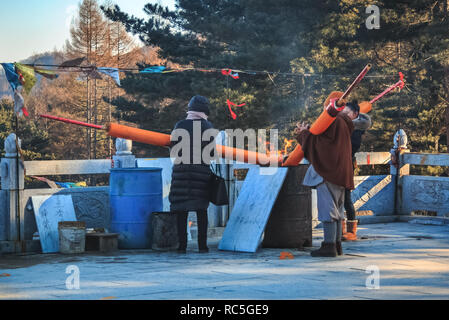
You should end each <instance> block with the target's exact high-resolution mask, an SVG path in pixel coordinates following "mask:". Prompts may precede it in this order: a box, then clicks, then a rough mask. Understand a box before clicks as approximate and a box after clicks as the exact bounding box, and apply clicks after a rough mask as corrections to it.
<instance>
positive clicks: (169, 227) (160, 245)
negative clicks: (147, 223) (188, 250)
mask: <svg viewBox="0 0 449 320" xmlns="http://www.w3.org/2000/svg"><path fill="white" fill-rule="evenodd" d="M152 223H153V245H152V248H153V250H160V251H170V250H176V249H177V248H178V228H177V224H176V213H172V212H153V222H152Z"/></svg>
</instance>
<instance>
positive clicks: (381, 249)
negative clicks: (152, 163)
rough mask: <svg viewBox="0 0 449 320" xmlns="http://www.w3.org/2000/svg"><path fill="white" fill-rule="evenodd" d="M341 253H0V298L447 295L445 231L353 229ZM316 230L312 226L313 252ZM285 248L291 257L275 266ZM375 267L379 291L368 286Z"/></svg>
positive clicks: (403, 226) (448, 229)
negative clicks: (75, 284)
mask: <svg viewBox="0 0 449 320" xmlns="http://www.w3.org/2000/svg"><path fill="white" fill-rule="evenodd" d="M359 235H360V236H363V237H365V238H366V239H362V240H360V241H357V242H346V243H344V252H345V255H344V256H342V257H338V258H312V257H311V256H310V253H309V251H310V250H311V248H308V250H305V251H297V250H293V249H263V248H262V249H259V250H258V252H256V253H239V252H227V251H219V250H218V249H217V245H218V242H219V240H220V238H219V237H215V238H210V239H209V246H210V249H211V251H210V252H209V253H207V254H199V253H197V252H196V251H197V249H196V248H197V247H196V243H195V242H191V243H190V244H189V249H188V252H187V254H186V255H179V254H177V253H174V252H155V251H152V250H126V251H125V250H122V251H119V252H117V253H114V254H108V255H106V254H93V253H86V254H82V255H69V256H67V255H61V254H33V255H3V256H0V299H58V300H59V299H154V300H164V299H172V300H178V299H187V300H195V299H225V300H233V299H242V300H243V299H256V300H263V299H274V300H278V299H282V300H290V299H449V226H430V225H417V224H410V223H388V224H371V225H362V226H360V231H359ZM321 237H322V230H321V229H317V230H314V243H313V245H314V246H315V247H317V246H319V243H320V241H321V239H322V238H321ZM282 251H288V252H290V253H292V254H293V256H294V258H293V259H286V260H281V259H280V258H279V257H280V253H281V252H282ZM70 265H75V266H77V267H78V268H79V270H80V289H78V290H76V289H74V290H68V289H67V288H66V284H65V282H66V279H67V277H69V274H66V268H67V267H68V266H70ZM372 266H375V267H377V268H379V274H380V281H379V285H380V288H379V289H369V288H367V287H366V282H367V279H368V283H369V284H375V282H372V281H369V279H370V278H368V277H370V276H372V275H373V273H372V272H368V273H367V268H368V270H370V269H369V268H372Z"/></svg>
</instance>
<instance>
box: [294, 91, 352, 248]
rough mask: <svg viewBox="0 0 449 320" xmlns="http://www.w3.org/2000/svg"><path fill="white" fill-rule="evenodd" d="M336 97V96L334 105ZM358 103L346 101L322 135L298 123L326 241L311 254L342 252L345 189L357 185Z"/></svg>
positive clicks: (309, 182) (308, 181) (307, 177)
mask: <svg viewBox="0 0 449 320" xmlns="http://www.w3.org/2000/svg"><path fill="white" fill-rule="evenodd" d="M336 100H337V99H334V101H333V102H331V103H333V104H334V106H335V103H336ZM359 111H360V110H359V107H358V105H357V104H355V105H354V104H352V103H347V104H346V106H345V108H344V109H343V110H342V111H341V112H340V113H338V114H337V116H336V118H335V120H334V122H333V123H332V124H331V125H330V126H329V128H327V129H326V131H324V132H323V133H322V134H319V135H313V134H312V133H311V132H310V131H309V126H308V125H307V124H305V123H301V124H299V123H298V124H297V129H296V130H295V134H296V140H297V141H298V142H299V144H300V145H301V146H302V149H303V151H304V157H305V158H306V159H307V160H308V161H309V162H310V166H309V168H308V169H307V172H306V174H305V177H304V180H303V185H305V186H309V187H316V189H317V198H318V220H320V221H321V222H322V223H323V231H324V241H323V242H322V243H321V247H320V248H319V249H318V250H314V251H312V252H311V253H310V254H311V256H312V257H336V256H337V255H342V254H343V249H342V246H341V234H342V231H341V228H342V220H343V219H344V211H343V203H344V194H345V189H353V188H354V170H353V167H352V159H351V135H352V132H353V130H354V125H353V123H352V120H353V119H355V118H357V116H358V114H359Z"/></svg>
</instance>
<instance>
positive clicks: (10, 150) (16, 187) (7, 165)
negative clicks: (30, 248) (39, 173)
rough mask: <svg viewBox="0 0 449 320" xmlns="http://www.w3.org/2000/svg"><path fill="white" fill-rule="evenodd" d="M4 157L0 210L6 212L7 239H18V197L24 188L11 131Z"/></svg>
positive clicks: (22, 173)
mask: <svg viewBox="0 0 449 320" xmlns="http://www.w3.org/2000/svg"><path fill="white" fill-rule="evenodd" d="M17 141H18V145H19V148H20V146H21V141H20V139H17ZM5 152H6V155H5V158H2V159H1V162H0V172H1V187H2V192H3V193H5V195H4V197H3V198H4V199H5V201H3V203H1V205H2V206H3V208H2V209H1V210H0V213H1V212H5V213H6V223H7V224H8V226H7V233H8V234H7V240H11V241H18V240H21V239H20V233H21V232H20V228H21V224H20V219H21V214H20V213H21V208H20V201H19V200H20V198H21V197H23V189H24V166H23V163H22V162H21V161H20V159H19V163H18V162H17V158H18V157H17V147H16V135H15V134H14V133H11V134H10V135H9V136H8V137H7V138H6V140H5Z"/></svg>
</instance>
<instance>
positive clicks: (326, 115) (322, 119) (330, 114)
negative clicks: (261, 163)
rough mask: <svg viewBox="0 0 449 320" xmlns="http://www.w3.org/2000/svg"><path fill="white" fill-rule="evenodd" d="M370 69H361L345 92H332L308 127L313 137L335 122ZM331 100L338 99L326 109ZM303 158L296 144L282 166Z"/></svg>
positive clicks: (369, 66)
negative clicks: (322, 108)
mask: <svg viewBox="0 0 449 320" xmlns="http://www.w3.org/2000/svg"><path fill="white" fill-rule="evenodd" d="M370 69H371V64H367V65H366V66H365V68H363V70H362V72H360V74H359V75H358V76H357V78H355V80H354V81H353V82H352V83H351V85H350V86H349V87H348V88H347V89H346V91H345V92H339V91H334V92H332V93H331V94H330V95H329V97H328V98H327V99H326V101H325V103H324V106H325V108H326V109H325V110H323V112H322V113H321V115H320V116H319V117H318V119H317V120H315V122H314V123H313V124H312V126H311V127H310V129H309V130H310V132H311V133H312V134H314V135H318V134H321V133H323V132H324V131H326V130H327V128H329V126H330V125H331V124H332V123H333V122H334V121H335V117H336V116H337V114H338V112H339V111H340V110H341V109H342V107H343V106H344V105H345V98H346V97H347V96H348V95H349V94H350V93H351V91H352V90H353V89H354V88H355V87H356V86H357V85H358V84H359V83H360V81H361V80H362V79H363V77H365V75H366V74H367V72H368V71H369V70H370ZM332 99H338V100H337V101H336V103H335V107H336V108H335V107H332V106H331V107H328V106H329V103H330V102H331V100H332ZM303 158H304V151H303V150H302V147H301V145H300V144H297V145H296V147H295V149H294V150H293V152H292V153H291V154H290V155H289V156H288V158H287V159H286V160H285V162H284V163H283V164H282V166H284V167H288V166H297V165H298V164H299V163H300V162H301V160H302V159H303Z"/></svg>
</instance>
